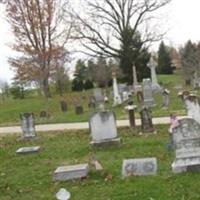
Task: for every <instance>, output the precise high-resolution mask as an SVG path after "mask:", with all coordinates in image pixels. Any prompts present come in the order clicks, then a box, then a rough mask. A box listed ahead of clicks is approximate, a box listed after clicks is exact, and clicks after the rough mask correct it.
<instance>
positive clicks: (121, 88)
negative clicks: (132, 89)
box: [118, 83, 127, 95]
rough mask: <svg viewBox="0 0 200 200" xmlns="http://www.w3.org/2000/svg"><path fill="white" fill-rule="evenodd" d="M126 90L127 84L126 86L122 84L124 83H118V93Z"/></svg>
mask: <svg viewBox="0 0 200 200" xmlns="http://www.w3.org/2000/svg"><path fill="white" fill-rule="evenodd" d="M126 90H127V86H126V84H124V83H120V84H118V91H119V93H120V94H121V95H122V93H123V92H124V91H126Z"/></svg>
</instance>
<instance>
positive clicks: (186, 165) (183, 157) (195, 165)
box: [172, 118, 200, 173]
mask: <svg viewBox="0 0 200 200" xmlns="http://www.w3.org/2000/svg"><path fill="white" fill-rule="evenodd" d="M172 138H173V144H174V146H175V151H176V158H175V160H174V162H173V163H172V171H173V172H174V173H181V172H187V171H198V172H199V171H200V125H199V124H198V123H197V122H196V121H195V120H194V119H191V118H185V119H181V120H179V126H177V127H176V128H174V129H173V132H172Z"/></svg>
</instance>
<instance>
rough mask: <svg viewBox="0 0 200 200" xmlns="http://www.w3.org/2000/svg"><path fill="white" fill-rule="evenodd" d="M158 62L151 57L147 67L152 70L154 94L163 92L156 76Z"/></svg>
mask: <svg viewBox="0 0 200 200" xmlns="http://www.w3.org/2000/svg"><path fill="white" fill-rule="evenodd" d="M156 64H157V63H156V62H155V60H154V59H153V57H151V59H150V61H149V63H148V64H147V66H148V67H149V69H150V70H151V84H152V89H153V91H154V92H160V91H161V87H160V85H159V84H158V80H157V76H156Z"/></svg>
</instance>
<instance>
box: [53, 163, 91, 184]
mask: <svg viewBox="0 0 200 200" xmlns="http://www.w3.org/2000/svg"><path fill="white" fill-rule="evenodd" d="M88 172H89V165H88V164H78V165H69V166H61V167H58V168H57V169H56V170H55V171H54V175H53V180H54V181H67V180H73V179H80V178H84V177H86V176H87V175H88Z"/></svg>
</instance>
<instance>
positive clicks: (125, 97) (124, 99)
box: [122, 91, 129, 102]
mask: <svg viewBox="0 0 200 200" xmlns="http://www.w3.org/2000/svg"><path fill="white" fill-rule="evenodd" d="M128 99H129V93H128V92H127V91H124V92H122V100H123V102H125V101H128Z"/></svg>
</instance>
